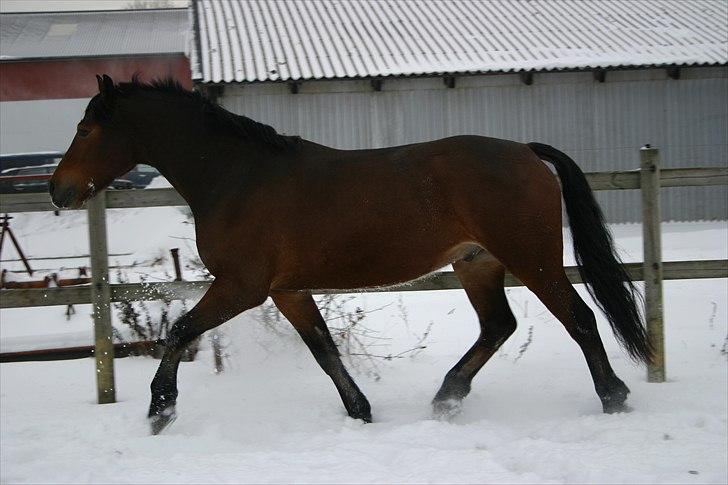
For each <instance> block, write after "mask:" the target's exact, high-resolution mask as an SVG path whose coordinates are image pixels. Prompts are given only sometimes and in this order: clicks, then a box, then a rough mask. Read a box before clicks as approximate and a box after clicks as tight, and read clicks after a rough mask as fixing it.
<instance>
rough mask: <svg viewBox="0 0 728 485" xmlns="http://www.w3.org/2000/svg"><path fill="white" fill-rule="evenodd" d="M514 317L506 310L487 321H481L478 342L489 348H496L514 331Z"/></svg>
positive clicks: (515, 326)
mask: <svg viewBox="0 0 728 485" xmlns="http://www.w3.org/2000/svg"><path fill="white" fill-rule="evenodd" d="M517 326H518V324H517V322H516V317H515V316H514V315H513V313H512V312H511V311H510V309H508V310H507V311H503V312H500V313H499V314H498V315H495V316H493V317H491V318H489V319H488V320H485V321H481V323H480V327H481V334H480V341H481V342H482V343H483V344H484V345H486V346H487V347H490V348H498V347H500V346H501V344H502V343H503V342H505V341H506V339H508V337H510V336H511V335H513V332H515V331H516V328H517Z"/></svg>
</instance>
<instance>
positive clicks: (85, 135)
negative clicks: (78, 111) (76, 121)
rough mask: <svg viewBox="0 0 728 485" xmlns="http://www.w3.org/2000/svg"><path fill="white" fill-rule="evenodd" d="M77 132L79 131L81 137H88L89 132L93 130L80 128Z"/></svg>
mask: <svg viewBox="0 0 728 485" xmlns="http://www.w3.org/2000/svg"><path fill="white" fill-rule="evenodd" d="M76 133H78V136H80V137H81V138H86V137H87V136H88V134H89V133H91V130H87V129H85V128H78V129H77V130H76Z"/></svg>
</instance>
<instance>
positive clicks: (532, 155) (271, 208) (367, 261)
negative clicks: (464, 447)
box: [49, 75, 651, 434]
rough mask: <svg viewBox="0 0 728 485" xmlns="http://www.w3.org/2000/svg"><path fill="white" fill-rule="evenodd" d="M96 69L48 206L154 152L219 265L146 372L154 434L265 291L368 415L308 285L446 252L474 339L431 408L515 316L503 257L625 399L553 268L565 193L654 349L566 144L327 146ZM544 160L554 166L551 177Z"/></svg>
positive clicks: (76, 203) (374, 275)
mask: <svg viewBox="0 0 728 485" xmlns="http://www.w3.org/2000/svg"><path fill="white" fill-rule="evenodd" d="M97 81H98V87H99V93H98V94H96V95H95V96H94V97H93V98H92V99H91V100H90V102H89V104H88V107H87V108H86V111H85V114H84V116H83V119H82V120H81V121H80V122H79V123H78V126H77V130H76V134H75V136H74V138H73V141H72V142H71V146H70V147H69V148H68V151H67V152H66V154H65V156H64V157H63V159H62V161H61V162H60V165H59V166H58V169H57V170H56V171H55V173H54V174H53V177H52V179H51V181H50V187H49V191H50V194H51V197H52V200H53V203H54V204H55V205H56V206H58V207H66V208H79V207H81V206H82V205H83V203H84V202H85V201H86V200H87V199H88V198H90V197H92V196H93V195H94V194H95V193H97V192H98V191H100V190H101V189H103V188H105V187H107V186H108V185H109V184H110V183H111V182H112V181H113V180H114V178H116V177H118V176H121V175H122V174H124V173H126V172H127V171H129V170H130V169H131V168H132V167H134V166H135V165H136V164H138V163H146V164H149V165H151V166H153V167H155V168H157V169H158V170H159V172H160V173H161V174H162V175H164V176H165V177H166V178H167V180H169V182H170V183H171V184H172V185H173V186H174V188H175V189H176V190H177V191H178V192H179V193H180V195H181V196H182V197H183V198H184V199H185V200H186V201H187V203H188V204H189V206H190V209H191V211H192V214H193V216H194V218H195V230H196V237H197V248H198V250H199V255H200V258H201V259H202V261H203V262H204V264H205V266H207V268H208V270H209V271H210V273H211V274H212V275H214V277H215V279H214V281H213V282H212V284H211V286H210V288H209V289H208V291H207V292H206V294H205V295H204V296H203V297H202V299H201V300H200V301H199V303H197V305H196V306H195V307H194V308H193V309H192V310H191V311H189V313H187V314H185V315H183V316H182V317H180V318H179V320H177V321H176V322H175V323H174V325H173V326H172V328H171V330H170V331H169V333H168V335H167V336H166V338H165V340H164V345H165V352H164V356H163V358H162V360H161V363H160V365H159V369H158V370H157V373H156V375H155V377H154V379H153V380H152V383H151V404H150V407H149V413H148V418H149V420H150V425H151V431H152V433H154V434H157V433H159V432H160V431H161V430H162V429H164V428H165V426H167V425H168V424H169V423H170V422H171V421H172V420H173V419H174V418H175V403H176V401H177V370H178V366H179V362H180V357H181V355H182V352H183V350H184V348H185V346H186V345H187V344H188V343H189V342H191V341H192V340H193V339H195V338H196V337H198V336H199V335H201V334H202V333H203V332H205V331H207V330H210V329H212V328H214V327H217V326H218V325H220V324H222V323H224V322H226V321H227V320H229V319H230V318H232V317H234V316H236V315H238V314H239V313H241V312H243V311H245V310H247V309H250V308H253V307H255V306H257V305H260V304H261V303H263V302H264V301H265V300H266V299H267V298H268V297H269V296H270V297H271V298H272V299H273V301H274V302H275V304H276V305H277V307H278V308H279V309H280V311H281V313H282V314H283V315H284V316H285V317H286V318H287V319H288V320H289V321H290V322H291V324H292V325H293V326H294V327H295V329H296V330H297V331H298V333H299V335H300V336H301V338H302V339H303V341H304V342H305V344H306V345H307V346H308V348H309V349H310V350H311V352H312V353H313V356H314V357H315V359H316V361H317V362H318V363H319V365H320V366H321V367H322V369H323V370H324V371H325V372H326V374H328V375H329V376H330V377H331V379H332V381H333V383H334V385H335V386H336V389H337V390H338V392H339V394H340V396H341V399H342V401H343V403H344V407H345V408H346V410H347V412H348V414H349V415H350V416H351V417H353V418H358V419H362V420H364V421H367V422H368V421H371V408H370V405H369V402H368V401H367V399H366V397H365V396H364V394H363V393H362V392H361V391H360V390H359V387H357V385H356V383H355V382H354V381H353V380H352V378H351V376H350V375H349V373H348V372H347V371H346V368H345V367H344V366H343V364H342V363H341V360H340V358H339V354H338V351H337V348H336V345H335V344H334V341H333V340H332V338H331V335H330V334H329V331H328V329H327V327H326V324H325V322H324V320H323V318H322V317H321V314H320V313H319V311H318V308H317V306H316V303H315V301H314V299H313V297H312V296H311V290H315V289H354V288H357V289H358V288H367V287H376V286H388V285H396V284H399V283H403V282H407V281H410V280H412V279H415V278H418V277H421V276H423V275H426V274H428V273H431V272H433V271H435V270H437V269H439V268H441V267H443V266H446V265H448V264H452V266H453V268H454V270H455V273H456V275H457V277H458V278H459V279H460V281H461V282H462V286H463V288H464V289H465V292H466V293H467V296H468V298H469V300H470V302H471V303H472V305H473V307H474V309H475V312H476V313H477V316H478V319H479V322H480V336H479V337H478V339H477V341H476V342H475V344H473V346H472V347H471V348H470V350H468V352H467V353H466V354H465V355H464V356H463V358H462V359H460V361H459V362H458V363H457V364H455V366H454V367H453V368H452V369H451V370H450V371H449V372H448V373H447V375H446V376H445V378H444V381H443V383H442V386H441V387H440V389H439V390H438V391H437V393H436V395H435V397H434V400H433V406H434V411H435V412H436V413H440V414H447V413H449V412H452V411H454V410H457V408H458V406H459V403H460V401H461V400H462V399H463V398H464V397H465V396H466V395H467V394H468V392H469V391H470V387H471V381H472V379H473V377H474V376H475V374H476V373H477V372H478V371H479V370H480V368H481V367H482V366H483V365H484V364H485V363H486V362H487V361H488V359H490V357H491V356H492V355H493V354H494V353H495V352H496V350H497V349H498V348H499V347H500V345H501V344H502V343H503V342H504V341H505V340H506V339H507V338H508V337H509V336H510V335H511V334H512V333H513V332H514V330H515V328H516V319H515V317H514V316H513V313H512V312H511V310H510V308H509V306H508V301H507V300H506V295H505V292H504V289H503V281H504V274H505V271H506V270H508V271H510V272H511V273H512V274H513V275H514V276H516V277H517V278H518V279H520V280H521V281H522V282H523V283H524V284H525V285H526V286H527V287H528V288H529V289H530V290H531V291H532V292H533V293H535V294H536V296H538V298H539V299H540V300H541V301H542V302H543V303H544V305H545V306H546V307H547V308H548V309H549V310H550V311H551V313H553V314H554V316H555V317H556V318H557V319H558V320H559V321H560V322H561V323H562V324H563V325H564V327H565V328H566V330H567V331H568V333H569V334H570V335H571V337H572V338H573V339H574V340H575V341H576V343H577V344H578V345H579V347H580V348H581V350H582V352H583V354H584V357H585V358H586V362H587V365H588V367H589V370H590V372H591V375H592V378H593V381H594V387H595V389H596V393H597V395H598V397H599V399H600V400H601V403H602V407H603V410H604V412H607V413H611V412H618V411H624V410H626V409H627V407H626V405H625V401H626V398H627V394H628V393H629V389H628V388H627V386H626V385H625V384H624V383H623V382H622V381H621V380H620V379H619V378H618V377H617V376H616V375H615V373H614V371H613V370H612V368H611V366H610V364H609V361H608V359H607V355H606V353H605V351H604V347H603V345H602V341H601V339H600V336H599V333H598V331H597V326H596V320H595V317H594V313H593V312H592V310H591V309H590V308H589V306H587V304H586V303H585V302H584V301H583V300H582V299H581V298H580V297H579V295H578V294H577V292H576V291H575V290H574V288H573V287H572V285H571V284H570V282H569V280H568V279H567V277H566V274H565V272H564V269H563V260H562V250H563V241H562V232H561V227H562V220H561V198H562V195H563V200H564V201H565V206H566V212H567V215H568V217H569V221H570V227H571V233H572V236H573V241H574V250H575V253H576V260H577V262H578V266H579V271H580V273H581V276H582V278H583V280H584V281H585V282H586V283H587V284H588V288H589V290H590V292H591V294H592V295H593V296H594V298H595V300H596V301H597V303H598V305H599V307H600V308H601V310H602V311H603V312H604V314H605V315H606V317H607V319H608V320H609V323H610V324H611V327H612V329H613V331H614V333H615V335H616V337H617V338H618V340H619V341H620V342H621V344H622V345H623V346H624V348H625V349H626V351H627V352H628V353H629V354H630V355H631V356H632V357H633V358H634V359H635V360H637V361H642V362H648V361H649V360H650V356H651V349H650V346H649V343H648V341H647V338H646V332H645V329H644V325H643V323H642V319H641V315H640V312H639V310H638V308H637V298H638V295H636V293H635V289H634V287H633V285H632V283H631V282H630V280H629V277H628V275H627V273H626V272H625V270H624V268H623V266H622V265H621V263H620V261H619V258H618V256H617V255H616V253H615V251H614V247H613V242H612V238H611V236H610V234H609V232H608V230H607V228H606V226H605V223H604V218H603V215H602V213H601V210H600V209H599V207H598V205H597V203H596V201H595V199H594V196H593V194H592V191H591V189H590V188H589V185H588V183H587V181H586V178H585V177H584V174H583V172H582V171H581V170H580V169H579V168H578V167H577V165H576V163H575V162H574V161H573V160H571V159H570V158H569V157H568V156H567V155H565V154H564V153H562V152H560V151H559V150H557V149H555V148H552V147H550V146H547V145H544V144H540V143H528V144H522V143H517V142H514V141H508V140H500V139H495V138H487V137H483V136H455V137H450V138H444V139H441V140H437V141H431V142H426V143H415V144H411V145H405V146H397V147H392V148H381V149H371V150H338V149H334V148H330V147H326V146H322V145H319V144H317V143H314V142H311V141H308V140H304V139H301V138H298V137H291V136H284V135H281V134H278V133H277V132H276V131H275V130H274V129H273V128H271V127H270V126H267V125H264V124H262V123H258V122H256V121H254V120H252V119H249V118H246V117H244V116H238V115H235V114H233V113H230V112H229V111H226V110H225V109H224V108H222V107H221V106H219V105H218V104H215V103H213V102H211V101H210V100H208V99H206V98H205V97H204V96H202V95H201V94H199V93H197V92H192V91H187V90H185V89H184V88H182V87H181V86H180V85H179V84H178V83H177V82H175V81H174V80H172V79H165V80H156V81H152V82H150V83H143V82H140V81H139V79H138V78H136V77H133V78H132V80H131V81H130V82H125V83H119V84H116V83H114V81H113V80H112V79H111V78H110V77H109V76H106V75H104V76H103V77H100V76H97ZM542 160H545V161H547V162H549V163H551V164H552V165H553V166H554V167H555V169H556V173H557V174H558V179H559V180H560V182H561V184H560V185H559V181H558V180H557V178H556V176H555V175H554V174H553V173H552V172H551V171H550V170H549V169H548V167H547V166H546V165H545V164H544V163H543V161H542Z"/></svg>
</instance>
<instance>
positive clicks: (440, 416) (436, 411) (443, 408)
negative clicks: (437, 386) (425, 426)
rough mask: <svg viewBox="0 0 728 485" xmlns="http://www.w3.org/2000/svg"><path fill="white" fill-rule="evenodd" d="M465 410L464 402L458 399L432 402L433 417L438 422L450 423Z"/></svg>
mask: <svg viewBox="0 0 728 485" xmlns="http://www.w3.org/2000/svg"><path fill="white" fill-rule="evenodd" d="M462 410H463V400H462V399H456V398H452V397H451V398H448V399H436V400H434V401H432V417H433V418H434V419H437V420H438V421H448V420H450V419H452V418H454V417H455V416H457V415H458V414H460V413H461V412H462Z"/></svg>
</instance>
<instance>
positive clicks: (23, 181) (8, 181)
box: [0, 163, 134, 194]
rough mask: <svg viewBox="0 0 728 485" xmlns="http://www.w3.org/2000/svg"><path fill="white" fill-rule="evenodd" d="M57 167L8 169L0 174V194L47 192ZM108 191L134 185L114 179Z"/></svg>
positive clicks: (47, 165) (55, 164)
mask: <svg viewBox="0 0 728 485" xmlns="http://www.w3.org/2000/svg"><path fill="white" fill-rule="evenodd" d="M57 167H58V164H57V163H51V164H46V165H37V166H33V167H18V168H9V169H6V170H3V171H2V172H0V193H3V194H25V193H31V192H47V191H48V181H49V180H50V178H51V176H52V175H53V172H54V171H55V170H56V168H57ZM109 188H110V189H133V188H134V184H133V183H132V182H131V181H129V180H126V179H122V178H118V179H115V180H114V181H113V182H112V183H111V185H110V186H109Z"/></svg>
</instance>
